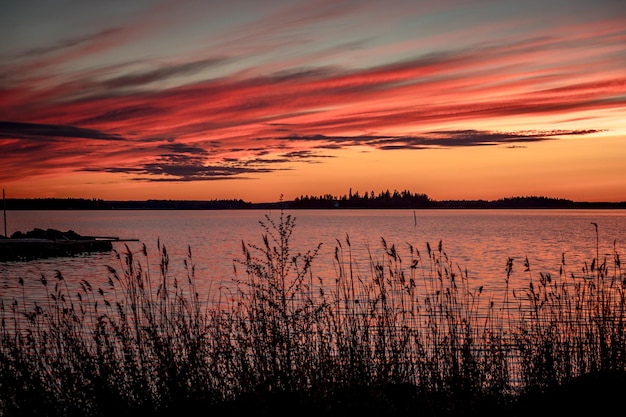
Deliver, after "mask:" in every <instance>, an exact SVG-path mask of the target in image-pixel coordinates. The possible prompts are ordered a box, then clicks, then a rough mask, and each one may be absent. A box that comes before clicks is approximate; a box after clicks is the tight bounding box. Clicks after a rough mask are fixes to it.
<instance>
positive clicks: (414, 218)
mask: <svg viewBox="0 0 626 417" xmlns="http://www.w3.org/2000/svg"><path fill="white" fill-rule="evenodd" d="M413 226H417V216H416V215H415V210H413Z"/></svg>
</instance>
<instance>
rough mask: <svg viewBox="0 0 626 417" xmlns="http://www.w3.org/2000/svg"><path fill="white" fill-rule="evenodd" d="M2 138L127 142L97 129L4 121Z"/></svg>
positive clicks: (0, 127)
mask: <svg viewBox="0 0 626 417" xmlns="http://www.w3.org/2000/svg"><path fill="white" fill-rule="evenodd" d="M0 138H8V139H30V140H50V139H59V138H83V139H97V140H116V141H119V140H125V138H124V137H123V136H121V135H118V134H110V133H105V132H101V131H99V130H95V129H85V128H82V127H76V126H67V125H51V124H42V123H21V122H2V121H0Z"/></svg>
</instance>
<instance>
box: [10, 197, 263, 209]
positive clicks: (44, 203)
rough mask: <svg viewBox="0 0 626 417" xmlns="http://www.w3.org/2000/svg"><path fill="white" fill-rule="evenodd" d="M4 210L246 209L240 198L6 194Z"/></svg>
mask: <svg viewBox="0 0 626 417" xmlns="http://www.w3.org/2000/svg"><path fill="white" fill-rule="evenodd" d="M6 208H7V210H114V209H119V210H226V209H248V208H252V203H249V202H245V201H243V200H206V201H203V200H145V201H105V200H101V199H95V198H93V199H84V198H32V199H30V198H9V199H7V200H6Z"/></svg>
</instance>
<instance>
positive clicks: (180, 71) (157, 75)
mask: <svg viewBox="0 0 626 417" xmlns="http://www.w3.org/2000/svg"><path fill="white" fill-rule="evenodd" d="M229 62H232V59H231V58H208V59H202V60H199V61H192V62H186V63H183V64H179V65H165V66H163V67H160V68H156V69H153V70H149V71H138V72H135V73H132V74H127V75H123V76H119V77H115V78H111V79H109V80H106V81H104V82H103V83H102V86H103V87H105V88H124V87H137V86H142V85H145V84H150V83H154V82H157V81H164V80H166V79H168V78H173V77H177V76H181V75H191V74H194V73H197V72H199V71H202V70H204V69H207V68H211V67H215V66H218V65H222V64H225V63H229Z"/></svg>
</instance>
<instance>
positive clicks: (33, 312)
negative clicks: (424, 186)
mask: <svg viewBox="0 0 626 417" xmlns="http://www.w3.org/2000/svg"><path fill="white" fill-rule="evenodd" d="M261 224H262V225H263V227H264V228H265V229H264V232H265V233H264V234H263V238H262V242H261V243H260V244H258V245H255V244H249V243H245V242H244V243H243V245H242V257H241V259H240V260H238V261H237V262H236V266H237V271H238V272H237V273H236V274H235V278H234V280H233V282H232V285H224V286H223V287H222V288H216V289H215V291H214V293H213V294H208V295H206V294H199V293H198V290H197V289H196V286H195V271H194V265H193V259H192V255H191V249H190V250H189V253H188V259H186V263H185V265H186V267H187V275H186V276H184V277H180V276H171V274H170V273H169V272H168V266H169V258H168V253H167V250H166V248H165V247H164V246H161V245H159V257H160V262H159V265H158V273H154V275H153V272H152V271H151V268H150V262H149V256H148V253H147V250H146V248H145V246H144V248H143V251H142V253H132V252H131V251H130V250H127V251H126V252H124V253H120V254H119V258H120V264H119V266H117V267H115V268H114V267H112V266H109V269H108V270H109V276H108V284H107V283H106V280H105V285H102V286H101V287H100V286H97V285H98V284H95V282H94V281H93V280H92V282H90V281H89V280H87V279H85V280H83V281H81V282H79V283H68V282H67V281H66V280H65V279H64V277H63V275H62V274H61V272H58V273H57V274H56V276H54V277H45V276H41V285H42V286H43V288H44V289H45V291H46V293H47V294H48V297H47V299H45V301H43V302H39V303H30V302H29V301H28V300H27V297H26V296H27V294H24V295H23V297H22V298H21V299H19V297H17V298H18V299H2V304H1V310H0V318H1V326H0V415H3V416H31V415H32V416H131V415H132V416H137V415H148V416H150V415H151V416H168V415H172V416H173V415H187V416H201V415H202V416H204V415H206V416H211V415H240V414H242V415H243V414H251V415H261V416H262V415H284V414H289V413H292V414H293V415H299V416H302V415H327V416H347V415H354V416H369V415H376V416H385V415H388V416H400V415H402V416H405V415H406V416H408V415H415V416H420V415H426V416H474V415H475V416H486V415H508V416H523V415H532V414H535V415H547V414H554V415H568V413H569V414H570V415H579V414H580V413H585V412H587V411H588V412H591V411H593V412H594V413H596V414H598V413H599V414H600V415H601V414H602V412H603V411H609V410H613V409H614V407H616V406H621V404H622V401H623V390H624V388H626V376H625V375H626V373H625V372H626V329H625V326H626V314H625V312H626V293H625V290H626V277H625V276H624V274H623V272H622V270H621V264H620V257H619V254H618V253H616V252H615V253H613V256H612V259H600V257H599V254H598V255H597V256H596V258H595V259H592V260H591V262H590V263H589V264H585V265H583V266H582V268H579V267H578V266H577V267H575V268H574V270H573V271H569V270H568V266H567V265H566V263H565V260H563V264H562V265H561V273H560V274H559V275H558V276H551V275H549V274H544V273H542V272H539V271H534V270H533V268H532V265H530V264H529V263H528V261H527V260H526V261H523V262H521V264H520V265H518V264H515V265H514V262H513V260H512V259H508V260H503V278H502V279H503V281H504V284H505V286H506V291H505V294H504V296H503V297H500V298H496V297H492V296H490V295H489V294H487V293H486V292H484V291H483V289H482V288H473V286H472V284H471V283H470V279H469V278H468V274H467V272H466V271H463V270H462V269H461V268H460V267H458V266H457V265H455V264H453V262H452V261H450V260H449V258H448V256H447V254H446V252H445V251H444V250H443V248H442V244H441V243H440V244H439V245H438V246H436V247H431V246H430V245H429V244H427V245H426V248H424V249H423V251H421V252H420V250H418V249H417V248H415V247H413V246H406V247H405V248H404V249H401V248H397V247H396V246H395V245H393V244H389V243H387V242H385V240H381V248H380V253H377V254H372V256H371V259H370V260H369V268H368V271H369V272H368V273H367V274H366V275H360V274H357V273H356V268H354V265H355V262H356V260H354V259H353V258H352V252H351V244H350V240H349V237H348V236H346V238H345V239H344V240H337V245H336V248H335V257H334V265H335V268H336V275H335V276H334V277H330V278H329V277H322V278H318V277H316V275H315V274H314V273H313V271H312V267H313V265H314V261H315V258H316V256H317V254H318V249H319V248H313V249H311V250H310V251H307V252H304V253H299V252H298V253H296V252H293V248H292V247H291V246H290V237H291V235H292V232H293V231H294V227H295V220H294V218H292V217H291V216H289V215H285V213H284V212H281V215H280V219H279V220H278V221H276V222H275V221H274V220H273V219H272V218H270V217H266V219H265V221H263V222H261ZM593 244H594V245H597V242H593ZM595 247H597V246H595ZM516 268H519V269H520V271H519V272H522V271H523V276H525V277H526V280H527V282H526V284H525V285H524V286H523V288H519V287H518V288H514V287H513V285H512V283H510V282H509V281H510V278H511V276H512V274H513V271H514V269H516ZM207 279H210V277H208V278H207ZM19 284H20V285H22V288H23V287H24V282H23V280H22V279H20V282H19Z"/></svg>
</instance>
